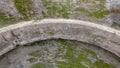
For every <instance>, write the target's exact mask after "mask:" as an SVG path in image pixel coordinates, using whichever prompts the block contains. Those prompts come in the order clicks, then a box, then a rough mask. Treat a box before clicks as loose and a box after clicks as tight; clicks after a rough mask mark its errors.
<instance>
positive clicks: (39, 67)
mask: <svg viewBox="0 0 120 68" xmlns="http://www.w3.org/2000/svg"><path fill="white" fill-rule="evenodd" d="M31 68H47V67H46V66H45V64H43V63H36V64H33V65H32V66H31Z"/></svg>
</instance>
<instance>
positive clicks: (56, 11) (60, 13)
mask: <svg viewBox="0 0 120 68" xmlns="http://www.w3.org/2000/svg"><path fill="white" fill-rule="evenodd" d="M42 2H43V4H44V6H45V7H46V8H47V9H48V14H49V16H48V17H62V18H69V11H70V8H69V6H67V5H64V4H62V3H53V2H52V1H49V0H42Z"/></svg>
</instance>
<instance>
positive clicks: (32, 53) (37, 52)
mask: <svg viewBox="0 0 120 68" xmlns="http://www.w3.org/2000/svg"><path fill="white" fill-rule="evenodd" d="M29 55H30V56H33V57H37V58H40V57H41V56H42V53H41V51H40V50H37V51H33V52H31V53H29Z"/></svg>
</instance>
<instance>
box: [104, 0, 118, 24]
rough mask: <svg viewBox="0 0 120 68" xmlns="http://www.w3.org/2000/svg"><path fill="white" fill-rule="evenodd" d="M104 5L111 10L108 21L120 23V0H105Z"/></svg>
mask: <svg viewBox="0 0 120 68" xmlns="http://www.w3.org/2000/svg"><path fill="white" fill-rule="evenodd" d="M106 7H107V8H108V10H109V11H110V12H111V14H110V15H109V17H110V21H109V22H112V23H114V22H115V23H117V24H120V0H106Z"/></svg>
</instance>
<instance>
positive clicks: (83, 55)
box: [29, 39, 115, 68]
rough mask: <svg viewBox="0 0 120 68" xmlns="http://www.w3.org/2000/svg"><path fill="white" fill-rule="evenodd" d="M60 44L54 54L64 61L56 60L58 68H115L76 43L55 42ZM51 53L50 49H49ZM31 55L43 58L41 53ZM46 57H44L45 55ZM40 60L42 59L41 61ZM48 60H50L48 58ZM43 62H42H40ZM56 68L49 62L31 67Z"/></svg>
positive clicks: (59, 40) (38, 51) (61, 40)
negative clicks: (79, 47)
mask: <svg viewBox="0 0 120 68" xmlns="http://www.w3.org/2000/svg"><path fill="white" fill-rule="evenodd" d="M54 41H56V42H58V45H59V48H58V49H57V51H56V53H54V55H55V56H54V57H55V58H58V59H59V58H61V60H62V61H58V60H55V62H54V63H55V64H56V67H58V68H115V67H114V66H113V65H112V64H108V63H106V62H104V61H103V60H101V59H100V58H99V56H98V55H97V54H96V53H95V52H94V51H93V50H91V49H88V48H81V49H78V48H77V47H78V46H79V45H78V44H77V43H75V42H71V41H66V40H63V39H58V40H54ZM48 51H49V49H48ZM29 55H31V56H34V57H38V59H39V58H40V56H41V51H40V50H37V51H34V52H32V53H30V54H29ZM43 56H44V55H43ZM39 60H40V59H39ZM46 60H48V59H47V58H46ZM40 61H42V60H40ZM46 65H47V67H49V68H54V66H53V64H51V63H50V62H48V63H47V64H46V63H45V62H43V63H36V64H33V65H32V66H31V68H46Z"/></svg>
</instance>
